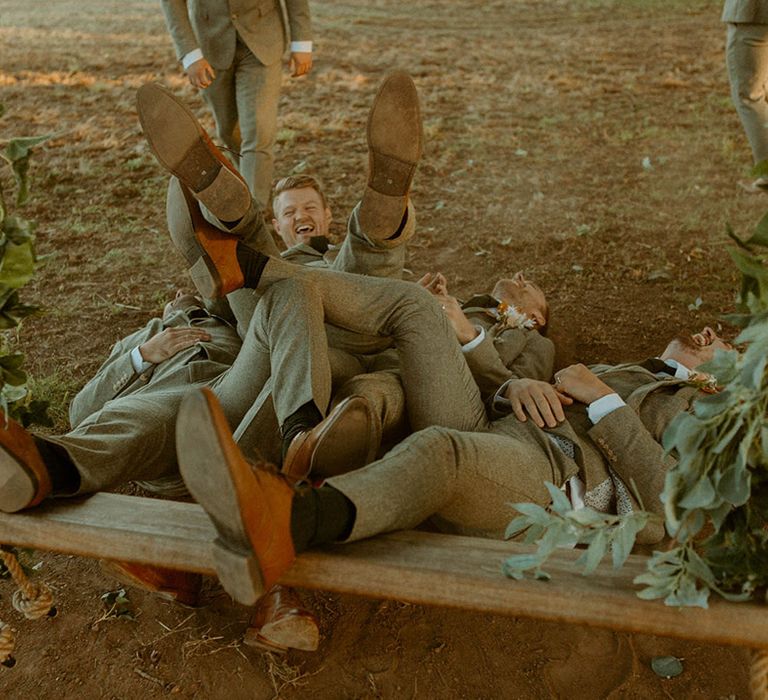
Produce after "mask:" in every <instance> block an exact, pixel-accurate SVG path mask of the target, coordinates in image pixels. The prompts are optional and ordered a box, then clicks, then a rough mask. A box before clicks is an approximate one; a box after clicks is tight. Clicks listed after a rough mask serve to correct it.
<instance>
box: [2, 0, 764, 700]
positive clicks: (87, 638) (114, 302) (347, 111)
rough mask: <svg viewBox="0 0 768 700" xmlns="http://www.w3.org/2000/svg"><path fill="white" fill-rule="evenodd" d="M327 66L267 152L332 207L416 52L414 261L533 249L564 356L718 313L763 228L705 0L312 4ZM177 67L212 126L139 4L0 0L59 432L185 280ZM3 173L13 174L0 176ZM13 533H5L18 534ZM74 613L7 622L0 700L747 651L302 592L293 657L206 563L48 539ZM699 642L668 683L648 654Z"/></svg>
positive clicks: (160, 30)
mask: <svg viewBox="0 0 768 700" xmlns="http://www.w3.org/2000/svg"><path fill="white" fill-rule="evenodd" d="M312 10H313V12H314V25H315V35H316V58H315V61H316V64H315V69H314V71H313V73H312V75H311V76H310V77H309V78H308V79H303V80H298V81H292V80H290V79H289V78H288V77H287V76H286V78H285V83H284V91H283V97H282V102H281V109H280V135H279V145H278V148H277V174H286V173H288V172H292V171H302V170H303V171H307V172H310V171H311V172H316V173H318V174H319V175H320V176H321V177H322V179H323V180H324V182H325V184H326V187H327V190H328V194H329V196H330V199H331V202H332V207H333V210H334V212H335V215H336V224H335V230H336V232H337V233H341V232H342V231H343V222H344V218H345V213H346V212H347V211H349V209H350V208H351V206H352V205H353V204H354V202H355V200H356V197H357V196H358V194H359V192H360V190H361V186H362V183H363V182H364V163H365V145H364V136H363V128H364V124H365V118H366V110H367V107H368V105H369V103H370V100H371V97H372V95H373V93H374V91H375V87H376V85H377V82H378V81H379V79H380V77H381V76H382V75H383V73H384V72H385V71H386V70H387V69H390V68H393V67H403V68H406V69H408V70H409V71H410V72H411V73H412V74H413V75H414V78H415V80H416V83H417V85H418V88H419V90H420V93H421V97H422V101H423V102H422V106H423V113H424V120H425V133H426V136H427V140H428V143H427V148H426V154H425V157H424V161H423V164H422V165H421V167H420V168H419V172H418V175H417V180H416V183H415V189H414V201H415V202H416V204H417V206H418V209H419V230H420V233H419V236H418V238H417V239H416V240H415V241H414V243H413V245H412V246H411V255H410V262H409V269H410V271H411V272H412V274H413V276H414V277H415V276H417V275H420V274H422V273H423V272H425V271H427V270H435V269H439V270H442V271H443V272H444V273H446V275H447V276H448V277H449V279H450V280H451V282H452V286H453V291H454V292H455V293H456V294H457V295H458V296H462V295H466V294H468V293H469V292H472V291H476V290H477V291H480V290H485V289H488V288H490V285H491V284H492V281H493V280H494V279H496V278H497V277H498V276H499V275H506V274H508V273H510V272H514V271H515V270H517V269H521V268H522V269H524V270H526V271H528V273H529V274H530V276H531V277H533V278H535V279H536V280H537V281H538V282H539V283H540V284H541V285H542V286H543V287H544V289H545V290H547V292H548V295H549V299H550V302H551V305H552V308H553V310H554V321H553V337H554V339H555V340H556V342H557V343H558V346H559V360H558V361H559V364H561V365H563V364H566V363H570V362H572V361H575V360H577V359H578V360H583V361H588V362H592V361H618V360H621V359H628V358H641V357H644V356H648V355H649V354H652V353H654V352H657V351H658V350H659V349H660V348H661V346H662V345H663V341H664V339H665V338H668V337H670V336H672V335H673V334H675V333H676V332H677V331H678V330H681V329H682V330H693V329H697V328H699V327H700V326H701V325H703V324H704V323H710V322H716V321H717V318H718V316H719V314H721V313H723V312H726V311H729V310H730V308H731V304H732V300H733V292H734V290H735V288H736V274H735V272H734V270H733V268H732V266H731V265H730V263H729V258H728V255H727V253H726V251H725V249H726V238H725V235H724V228H725V223H726V222H730V223H731V225H732V226H733V227H734V228H735V229H736V231H738V232H740V233H742V234H746V233H748V231H749V230H750V228H751V226H752V225H754V224H755V223H756V222H757V221H758V219H759V218H760V216H762V214H763V213H764V211H765V209H766V205H768V198H765V197H763V196H761V195H750V194H748V193H746V192H745V191H744V190H743V189H742V188H740V187H739V182H745V181H748V180H749V177H748V171H749V165H750V154H749V150H748V147H747V144H746V139H745V137H744V135H743V133H742V131H741V129H740V125H739V122H738V119H737V117H736V114H735V112H734V110H733V107H732V105H731V104H730V100H729V95H728V86H727V79H726V74H725V69H724V64H723V44H724V27H723V25H721V23H720V22H719V12H720V3H719V2H715V1H714V0H699V1H698V2H696V3H692V2H689V1H686V0H548V2H537V1H534V0H462V1H461V2H459V1H458V0H421V1H420V2H413V1H409V0H367V1H366V2H363V3H361V2H357V3H352V2H347V1H344V0H325V1H324V2H313V3H312ZM148 80H159V81H161V82H163V83H165V84H166V85H168V86H170V87H171V88H172V89H173V90H174V91H176V92H177V94H179V95H181V96H183V97H184V98H185V99H187V100H188V101H189V103H190V104H192V105H193V108H194V109H195V110H196V112H197V114H198V115H199V116H200V117H201V118H202V119H203V120H204V123H205V124H206V125H208V126H211V124H212V122H211V120H210V118H209V115H208V113H207V111H206V109H205V107H204V106H203V103H202V100H201V99H200V98H199V97H198V96H197V95H195V94H194V93H193V90H192V89H191V88H190V87H189V86H188V85H187V84H186V83H185V79H184V78H183V76H182V75H181V74H180V72H179V70H178V67H177V64H176V62H175V60H174V56H173V51H172V48H171V44H170V40H169V38H168V36H167V33H166V31H165V27H164V24H163V20H162V15H161V12H160V8H159V4H158V3H156V2H150V1H149V0H121V1H120V2H117V1H116V0H57V1H56V2H54V3H37V2H24V3H22V2H19V0H0V102H2V103H3V104H4V105H5V107H6V114H5V116H4V117H3V118H2V119H1V120H0V140H2V139H7V138H8V137H10V136H21V135H24V136H31V135H37V134H46V133H50V134H53V138H52V139H51V140H50V141H49V142H48V143H47V144H46V145H45V147H43V148H42V149H41V150H39V151H38V152H37V153H36V154H35V156H34V161H33V164H32V168H31V174H32V176H33V178H34V197H33V199H32V201H31V203H30V205H29V206H28V207H27V208H26V211H25V215H26V216H27V217H29V218H33V219H35V220H36V221H37V222H38V250H39V252H40V253H41V254H50V255H51V256H52V257H51V259H50V261H49V263H48V264H47V266H46V267H45V268H44V269H42V270H41V272H40V274H39V277H38V281H37V282H36V284H35V286H34V287H33V289H32V290H31V292H30V293H29V294H28V296H27V301H30V302H39V303H42V304H44V305H45V307H46V310H47V313H46V315H45V316H44V317H42V318H40V319H36V320H32V321H30V322H28V323H27V324H26V325H25V327H24V329H23V332H22V338H21V345H22V347H23V349H24V351H25V352H26V353H27V358H28V364H29V367H30V369H31V370H32V372H33V373H34V374H35V376H36V378H37V380H38V387H39V390H40V392H41V394H42V395H44V396H46V397H47V398H49V399H50V400H51V401H52V402H53V406H54V414H55V417H56V419H57V429H58V430H60V431H61V430H64V429H66V405H67V403H68V401H69V400H70V399H71V397H72V396H73V395H74V393H75V392H76V391H77V389H78V388H79V387H80V386H81V385H82V384H83V383H84V381H85V380H86V379H87V378H88V377H89V376H90V375H91V374H92V373H93V371H94V370H95V369H96V367H97V366H98V364H99V363H100V361H101V360H102V359H103V358H104V357H105V356H106V354H107V352H108V350H109V348H110V346H111V344H112V343H113V342H114V341H115V340H116V339H117V338H119V337H121V336H123V335H125V334H126V333H127V332H129V331H131V330H134V329H135V328H138V327H139V326H141V325H143V324H144V323H145V321H146V320H147V319H148V318H149V317H150V316H151V315H153V314H155V313H157V312H158V311H159V310H160V308H161V304H162V301H163V300H164V299H166V298H168V297H169V296H170V295H171V294H172V293H173V290H174V289H175V288H176V287H177V286H180V285H181V286H184V285H186V284H187V280H186V277H185V273H184V271H183V268H182V263H181V259H180V258H179V257H178V256H177V255H176V254H175V253H174V252H173V251H172V249H171V247H170V244H169V241H168V240H167V237H166V235H165V223H164V187H165V175H164V174H163V172H162V171H161V169H160V168H159V166H157V165H156V163H155V161H154V160H153V158H152V156H151V155H150V153H149V151H148V149H147V147H146V146H145V144H144V141H143V139H142V136H141V133H140V128H139V123H138V120H137V117H136V113H135V109H134V91H135V89H136V88H137V87H138V86H139V85H141V84H142V83H144V82H145V81H148ZM5 184H7V182H6V183H5ZM1 539H2V538H1V536H0V540H1ZM30 561H31V563H33V564H38V565H39V566H38V567H37V568H38V570H37V572H36V575H38V576H40V577H41V578H42V579H44V580H45V581H47V582H48V583H49V585H51V587H52V588H53V589H54V591H55V593H56V596H57V605H58V608H59V610H60V614H59V615H58V617H56V618H54V619H50V620H45V621H37V622H27V621H24V620H22V619H20V618H19V616H18V615H17V614H16V613H15V612H14V611H13V610H12V609H11V606H10V595H11V592H12V587H11V585H10V582H8V581H4V582H0V617H2V619H4V620H5V621H7V622H12V623H13V625H14V626H15V627H16V628H17V629H18V645H17V658H18V663H17V665H16V667H15V668H14V669H12V670H7V669H0V697H4V698H43V697H46V698H47V697H67V698H69V697H72V698H75V697H77V698H115V699H121V700H122V699H127V698H139V697H142V698H144V697H147V698H154V697H163V696H166V695H171V696H177V697H182V698H184V697H199V698H213V699H217V698H227V700H236V699H237V698H272V697H280V698H310V697H314V698H318V697H319V698H358V697H382V698H401V697H402V698H454V697H466V698H546V697H562V698H598V697H610V698H649V697H653V698H656V697H659V698H662V697H667V698H746V697H748V655H747V653H746V652H745V651H743V650H739V649H734V648H729V647H716V646H707V645H701V644H695V643H686V642H681V641H675V640H667V639H660V638H653V637H644V636H639V635H634V636H633V635H627V634H614V633H610V632H604V631H599V630H589V629H586V628H578V627H567V626H560V625H556V624H553V623H540V622H535V621H530V620H525V619H512V618H501V617H498V618H496V617H490V616H487V615H479V614H471V613H465V612H456V611H447V610H439V609H429V608H423V607H418V606H413V605H407V604H401V603H396V602H381V601H371V600H364V599H358V598H352V597H347V596H337V595H331V594H318V593H308V594H307V601H308V603H309V605H310V607H311V608H312V609H313V610H315V611H316V612H317V614H318V615H319V617H320V620H321V625H322V632H323V640H322V643H321V646H320V649H319V651H318V652H316V653H314V654H310V653H302V652H292V653H289V654H288V655H287V656H286V657H284V658H280V657H276V656H273V655H269V654H262V653H259V652H257V651H254V650H252V649H250V648H248V647H245V646H243V645H241V644H240V641H239V640H240V636H241V634H242V632H243V630H244V628H245V625H246V620H247V616H248V612H247V610H246V609H245V608H241V607H238V606H236V605H234V604H232V603H231V602H230V601H229V599H228V597H227V596H226V595H225V594H223V593H222V592H221V590H220V589H218V588H217V586H216V585H215V582H213V581H210V582H208V584H209V586H208V589H209V590H208V599H209V605H207V606H206V607H204V608H202V609H200V610H198V611H191V610H186V609H183V608H180V607H178V606H174V605H173V604H171V603H167V602H164V601H161V600H158V599H156V598H154V597H152V596H150V595H148V594H144V593H142V592H140V591H134V590H130V591H128V597H129V599H130V602H131V605H132V609H133V612H134V617H135V619H133V620H131V619H127V618H121V619H116V618H113V617H112V618H105V617H104V608H103V605H102V602H101V600H100V596H101V595H102V594H103V593H104V592H106V591H109V590H112V589H114V588H115V587H116V583H115V581H114V580H112V579H110V578H109V577H108V576H106V575H104V574H102V573H101V571H100V569H99V567H98V564H97V563H96V562H93V561H87V560H82V559H77V558H73V557H67V556H63V555H51V554H43V553H34V554H33V555H31V558H30ZM663 655H673V656H677V657H679V658H681V659H683V664H684V672H683V673H682V674H681V675H680V676H678V677H677V678H674V679H670V680H663V679H660V678H658V677H657V676H656V675H655V674H654V672H653V671H652V670H651V668H650V662H651V659H652V658H653V657H655V656H663Z"/></svg>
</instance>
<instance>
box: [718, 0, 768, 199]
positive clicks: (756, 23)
mask: <svg viewBox="0 0 768 700" xmlns="http://www.w3.org/2000/svg"><path fill="white" fill-rule="evenodd" d="M722 21H723V22H727V23H728V30H727V34H726V47H725V58H726V65H727V67H728V78H729V81H730V83H731V99H732V100H733V104H734V106H735V107H736V111H737V112H738V114H739V118H740V119H741V124H742V126H743V127H744V131H745V132H746V134H747V139H748V140H749V145H750V147H751V149H752V157H753V159H754V162H755V163H759V162H760V161H763V160H766V159H768V1H766V0H726V2H725V6H724V8H723V14H722ZM753 189H755V190H758V191H759V190H768V177H760V178H758V179H757V180H756V181H755V182H754V183H753Z"/></svg>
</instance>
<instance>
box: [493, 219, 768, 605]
mask: <svg viewBox="0 0 768 700" xmlns="http://www.w3.org/2000/svg"><path fill="white" fill-rule="evenodd" d="M727 233H728V235H729V236H730V238H731V239H732V240H733V241H734V243H735V247H733V248H731V249H729V251H728V252H729V253H730V255H731V258H732V259H733V261H734V263H735V264H736V266H737V268H738V269H739V270H740V271H741V273H742V284H741V290H740V293H739V296H738V307H737V313H735V314H732V315H730V316H727V317H726V319H725V320H727V321H729V322H730V323H732V324H734V325H736V326H738V327H740V328H741V329H742V330H741V333H740V334H739V336H738V337H737V338H736V343H737V344H739V345H743V346H744V347H745V350H744V351H743V352H741V353H739V352H737V351H736V350H728V351H725V350H717V351H716V353H715V355H714V358H713V360H712V361H711V362H709V363H708V364H707V365H704V366H702V367H701V368H700V369H701V370H702V371H704V372H710V373H712V374H713V375H714V376H715V377H716V378H717V380H718V385H719V386H720V387H722V389H721V391H720V392H718V393H715V394H709V395H705V396H703V397H701V398H699V399H697V400H696V401H695V402H694V406H693V411H692V412H690V413H681V414H679V415H678V416H676V417H675V419H674V420H673V421H672V422H671V423H670V424H669V426H668V427H667V430H666V431H665V433H664V436H663V445H664V447H665V449H666V450H667V451H668V452H670V453H672V454H674V455H675V457H676V459H677V461H676V464H675V465H674V466H673V467H672V468H671V469H670V470H669V471H668V472H667V474H666V478H665V483H664V489H663V492H662V495H661V500H662V502H663V503H664V515H665V524H666V529H667V532H668V533H669V535H670V536H671V537H672V538H673V540H672V547H671V548H669V549H667V550H666V551H656V552H654V553H653V555H652V556H651V557H650V558H649V559H648V562H647V570H646V571H645V572H644V573H643V574H640V575H639V576H637V577H636V578H635V583H637V584H642V585H644V586H645V587H644V588H643V589H641V590H639V591H638V594H637V595H638V596H639V597H640V598H645V599H655V598H663V599H664V602H665V603H666V604H667V605H674V606H699V607H707V601H708V598H709V596H710V593H711V592H713V591H714V592H716V593H718V594H720V595H721V596H723V597H725V598H727V599H729V600H735V601H739V600H746V599H749V598H752V597H754V595H755V593H756V592H758V591H761V592H763V594H764V591H765V589H766V587H767V586H768V415H767V413H766V411H767V410H768V368H767V366H766V364H767V360H768V264H767V263H768V214H766V215H765V216H764V217H763V218H762V220H761V221H760V222H759V223H758V225H757V227H756V228H755V230H754V232H753V233H752V235H751V237H750V238H748V239H747V240H742V239H740V238H739V237H737V236H736V235H735V234H734V232H733V231H732V230H731V229H730V227H728V228H727ZM547 488H548V489H549V492H550V494H551V496H552V503H551V505H550V506H549V507H548V508H542V507H540V506H537V505H534V504H531V503H517V504H514V508H515V509H516V510H517V511H518V512H519V513H520V515H519V516H518V517H517V518H515V519H514V520H513V521H512V522H511V523H510V525H509V527H508V528H507V533H506V534H507V537H513V536H515V535H518V534H520V533H523V532H525V536H524V541H525V542H528V543H533V544H535V545H536V549H535V550H534V551H533V552H531V553H530V554H520V555H515V556H512V557H509V559H507V561H506V562H505V563H504V571H505V573H506V574H507V575H508V576H511V577H513V578H517V579H519V578H522V577H523V576H524V575H525V573H526V572H532V573H533V575H534V576H535V577H537V578H548V575H547V574H546V572H544V571H543V570H542V568H541V567H542V565H543V564H544V563H545V562H546V560H547V558H548V557H549V555H550V554H552V552H553V551H555V549H557V548H559V547H573V546H575V545H577V544H581V545H587V547H586V549H585V550H584V552H583V553H582V555H581V557H580V558H579V560H578V561H577V565H578V566H583V572H584V574H589V573H591V572H593V571H594V570H595V568H596V567H597V565H598V564H599V563H600V561H602V559H603V558H604V556H605V555H606V553H607V552H608V551H609V550H610V551H611V554H612V560H613V565H614V567H616V568H619V567H620V566H621V565H622V564H623V563H624V562H625V561H626V558H627V556H628V555H629V553H630V551H631V549H632V546H633V545H634V542H635V538H636V535H637V533H638V532H640V530H642V529H643V527H644V526H645V524H646V523H647V522H649V520H650V519H651V518H656V517H658V516H655V515H652V514H650V513H647V512H644V511H635V512H632V513H629V514H627V515H622V516H619V515H610V514H606V513H600V512H597V511H595V510H592V509H590V508H583V509H580V510H573V508H572V506H571V503H570V501H569V500H568V498H567V497H566V496H565V494H564V493H563V492H562V491H561V490H560V489H558V488H557V487H555V486H554V485H552V484H547Z"/></svg>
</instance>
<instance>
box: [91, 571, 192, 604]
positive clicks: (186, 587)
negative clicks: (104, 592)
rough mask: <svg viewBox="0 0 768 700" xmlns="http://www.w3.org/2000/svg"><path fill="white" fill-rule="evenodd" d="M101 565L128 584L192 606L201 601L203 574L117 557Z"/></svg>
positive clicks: (107, 572)
mask: <svg viewBox="0 0 768 700" xmlns="http://www.w3.org/2000/svg"><path fill="white" fill-rule="evenodd" d="M101 569H102V571H103V572H104V573H105V574H107V575H108V576H113V577H114V578H116V579H117V580H118V581H120V582H121V583H124V584H125V585H126V586H134V587H136V588H141V589H142V590H144V591H149V592H150V593H155V594H156V595H158V596H160V597H161V598H165V599H166V600H172V601H174V602H176V603H181V604H182V605H186V606H189V607H192V608H194V607H197V606H198V605H199V599H200V586H201V584H202V581H203V577H202V576H201V575H200V574H193V573H190V572H188V571H176V570H174V569H166V568H163V567H160V566H146V565H145V564H137V563H134V562H128V561H114V560H102V561H101Z"/></svg>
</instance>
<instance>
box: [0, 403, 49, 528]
mask: <svg viewBox="0 0 768 700" xmlns="http://www.w3.org/2000/svg"><path fill="white" fill-rule="evenodd" d="M6 421H7V424H6ZM50 494H51V476H50V474H49V472H48V468H47V467H46V466H45V463H44V462H43V458H42V457H41V456H40V452H39V451H38V449H37V446H36V445H35V441H34V440H33V439H32V436H31V435H30V434H29V433H28V432H27V431H26V430H24V428H22V427H21V426H20V425H19V424H18V423H17V422H16V421H14V420H13V419H11V418H7V419H6V417H5V415H3V413H1V412H0V510H2V511H3V512H5V513H16V512H17V511H20V510H24V509H25V508H31V507H32V506H36V505H37V504H38V503H40V502H41V501H42V500H43V499H44V498H46V497H47V496H49V495H50Z"/></svg>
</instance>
